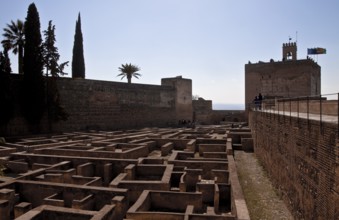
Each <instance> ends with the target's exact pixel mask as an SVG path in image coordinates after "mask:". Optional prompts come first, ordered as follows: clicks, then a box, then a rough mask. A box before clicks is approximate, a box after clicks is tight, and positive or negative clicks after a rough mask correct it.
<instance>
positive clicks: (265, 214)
mask: <svg viewBox="0 0 339 220" xmlns="http://www.w3.org/2000/svg"><path fill="white" fill-rule="evenodd" d="M234 157H235V162H236V166H237V172H238V175H239V180H240V184H241V186H242V189H243V192H244V196H245V199H246V203H247V207H248V210H249V213H250V217H251V219H252V220H257V219H258V220H259V219H260V220H271V219H272V220H290V219H291V220H292V219H293V217H292V215H291V213H290V212H289V210H288V209H287V207H286V205H285V204H284V202H283V201H282V200H281V199H280V198H279V197H278V195H277V194H276V192H275V191H274V188H273V186H272V184H271V182H270V180H269V178H268V177H267V175H266V172H265V171H264V170H263V167H262V166H261V165H260V164H259V162H258V160H257V158H256V157H255V154H254V153H246V152H243V151H235V155H234Z"/></svg>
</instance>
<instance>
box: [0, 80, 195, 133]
mask: <svg viewBox="0 0 339 220" xmlns="http://www.w3.org/2000/svg"><path fill="white" fill-rule="evenodd" d="M11 77H12V88H13V91H14V98H15V112H14V114H15V117H14V118H13V119H12V120H11V121H10V122H9V124H8V125H7V126H3V127H0V134H1V135H4V136H12V135H24V134H29V133H30V130H29V126H28V124H27V123H26V121H25V119H24V118H23V117H22V116H21V114H20V111H19V109H20V105H19V94H20V92H19V91H20V83H21V81H22V76H21V75H17V74H13V75H11ZM168 80H171V81H172V82H173V83H174V84H180V86H176V87H175V86H173V85H164V84H162V85H146V84H127V83H121V82H110V81H99V80H85V79H71V78H59V79H58V81H57V83H58V88H59V93H60V100H61V104H62V105H63V107H64V108H65V110H66V112H67V113H68V114H69V118H68V120H67V121H61V122H58V123H53V125H52V129H53V132H59V131H61V132H67V131H79V130H87V129H95V130H115V129H131V128H141V127H148V126H157V127H164V126H171V125H176V124H177V119H178V117H179V118H188V119H191V118H192V97H191V96H189V94H192V86H191V80H188V79H182V78H168ZM185 83H186V84H187V85H186V84H185ZM181 84H183V85H181ZM181 89H183V90H184V92H182V91H181ZM186 96H187V97H186ZM181 99H183V100H184V101H185V103H184V104H182V103H179V101H178V100H181ZM179 107H180V111H178V108H179ZM181 114H183V115H181ZM39 132H40V133H47V132H49V128H48V122H47V117H46V115H45V116H44V117H43V119H42V121H41V124H40V131H39Z"/></svg>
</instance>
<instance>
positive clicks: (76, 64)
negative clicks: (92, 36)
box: [72, 12, 85, 79]
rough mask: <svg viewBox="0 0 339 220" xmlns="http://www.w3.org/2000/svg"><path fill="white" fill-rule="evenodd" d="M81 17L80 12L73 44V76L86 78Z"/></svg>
mask: <svg viewBox="0 0 339 220" xmlns="http://www.w3.org/2000/svg"><path fill="white" fill-rule="evenodd" d="M82 41H83V39H82V32H81V19H80V12H79V15H78V20H77V21H76V24H75V35H74V45H73V59H72V78H82V79H84V78H85V59H84V48H83V43H82Z"/></svg>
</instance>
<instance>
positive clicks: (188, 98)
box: [161, 76, 193, 121]
mask: <svg viewBox="0 0 339 220" xmlns="http://www.w3.org/2000/svg"><path fill="white" fill-rule="evenodd" d="M161 85H164V86H171V87H174V88H175V109H176V119H177V121H179V120H186V121H188V120H190V121H192V119H193V108H192V80H191V79H184V78H182V76H177V77H175V78H163V79H161Z"/></svg>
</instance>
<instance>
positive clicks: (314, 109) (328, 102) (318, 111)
mask: <svg viewBox="0 0 339 220" xmlns="http://www.w3.org/2000/svg"><path fill="white" fill-rule="evenodd" d="M247 106H248V108H249V110H250V111H258V112H262V113H270V114H278V115H283V117H284V116H289V117H290V120H291V118H292V117H297V120H298V122H299V119H300V118H305V119H307V123H308V124H309V123H310V120H319V122H320V127H321V129H322V128H323V127H322V126H323V122H330V123H336V124H337V135H338V137H339V117H338V116H339V93H331V94H322V95H316V96H299V97H289V98H274V99H263V100H261V101H256V102H255V103H254V102H253V103H250V104H248V105H247Z"/></svg>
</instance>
